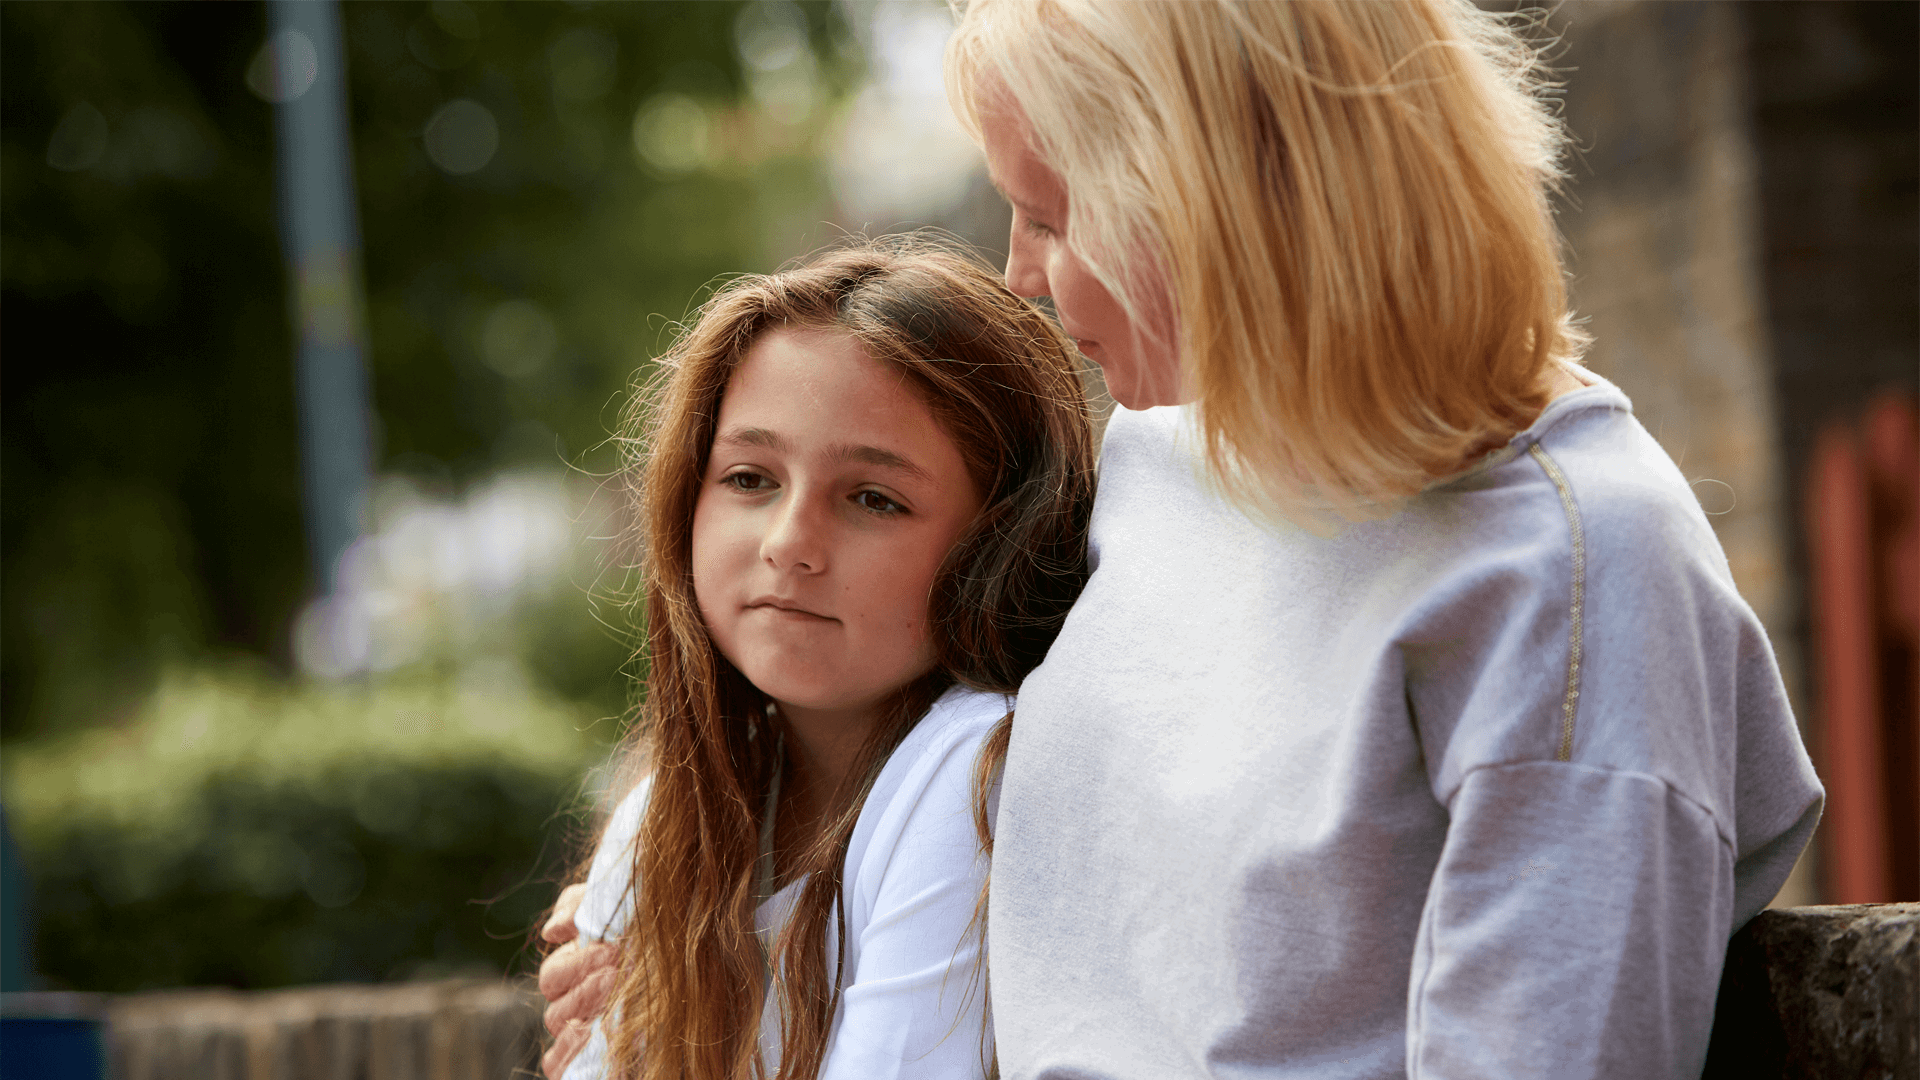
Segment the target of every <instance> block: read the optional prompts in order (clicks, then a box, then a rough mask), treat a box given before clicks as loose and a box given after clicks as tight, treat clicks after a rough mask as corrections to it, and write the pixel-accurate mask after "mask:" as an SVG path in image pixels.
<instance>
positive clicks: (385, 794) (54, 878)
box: [5, 671, 613, 991]
mask: <svg viewBox="0 0 1920 1080" xmlns="http://www.w3.org/2000/svg"><path fill="white" fill-rule="evenodd" d="M592 719H593V717H592V716H591V715H590V714H588V713H586V712H585V711H584V710H583V709H582V708H581V707H579V706H574V705H569V704H563V703H557V702H555V701H552V700H546V699H541V698H538V697H535V696H532V694H531V692H514V691H513V690H512V689H511V688H508V689H504V690H503V689H499V688H498V687H497V686H496V688H495V689H494V690H493V691H491V692H486V693H481V692H476V691H474V690H473V689H467V690H464V691H463V690H462V689H461V682H460V680H458V679H432V678H429V677H426V676H424V675H420V674H415V675H412V676H410V677H406V678H403V679H398V680H394V681H389V682H385V683H368V684H362V685H354V686H336V687H324V686H315V685H306V686H291V687H290V686H286V685H283V684H278V683H276V682H273V681H272V680H270V679H267V678H264V677H260V676H258V675H254V674H251V673H246V672H233V671H226V672H213V673H209V672H198V673H188V674H176V675H173V676H170V677H168V678H167V679H165V680H164V681H163V682H162V685H161V687H160V688H159V690H158V691H157V692H156V693H155V694H154V695H153V696H152V697H151V698H150V699H149V700H148V702H147V703H146V705H145V707H144V708H143V709H142V710H141V712H140V713H139V715H137V716H136V717H135V718H134V719H133V720H132V721H131V722H129V723H128V724H126V725H124V726H122V727H119V728H116V729H112V730H96V731H91V732H87V733H84V734H81V735H77V736H72V737H67V738H63V739H58V740H44V741H36V742H32V743H15V744H12V745H10V746H9V747H8V748H7V752H6V756H5V794H6V800H7V805H8V811H9V813H8V816H9V819H10V824H11V825H12V827H13V828H14V830H15V832H16V834H17V836H18V838H19V840H20V843H21V847H22V850H23V853H24V855H25V856H26V862H27V869H28V872H29V874H30V875H31V877H32V880H33V885H34V904H35V914H36V917H37V924H38V934H37V940H36V943H35V951H36V961H37V966H38V968H39V971H40V974H41V976H42V977H43V978H45V979H47V980H48V981H49V982H50V983H52V984H54V985H59V986H68V987H73V988H78V989H86V990H105V991H126V990H137V989H144V988H150V987H161V986H177V985H206V984H224V985H229V986H237V987H265V986H281V985H287V984H293V983H305V982H316V981H337V980H379V979H393V978H408V977H417V976H422V975H429V974H436V973H444V972H448V971H456V970H479V969H482V968H484V969H487V970H493V971H505V970H509V969H510V968H511V967H512V966H513V965H514V963H515V961H516V958H517V957H523V956H525V955H526V946H527V943H528V941H529V935H530V933H531V931H532V930H533V929H534V923H535V920H536V919H537V918H538V917H539V915H540V913H541V910H542V908H543V907H544V906H545V905H546V904H548V903H549V902H551V900H552V896H553V892H554V883H555V882H556V881H557V880H558V879H559V877H560V876H562V875H563V874H564V873H565V872H566V869H567V865H568V863H569V862H570V860H571V859H572V858H574V857H575V856H576V855H577V854H578V852H579V849H580V848H579V840H580V839H581V838H582V836H583V835H584V833H585V830H584V827H583V825H584V816H583V815H584V810H585V808H586V806H587V804H588V803H589V802H590V798H589V797H588V793H587V791H586V788H587V784H586V782H585V781H584V780H583V778H584V777H586V776H587V775H588V774H589V769H590V767H591V766H592V765H593V764H594V763H596V762H597V761H600V760H603V759H604V757H605V753H606V744H607V743H608V742H609V741H610V738H611V728H612V727H613V725H612V724H611V723H604V724H601V725H598V726H597V727H596V726H594V725H591V724H590V721H591V720H592Z"/></svg>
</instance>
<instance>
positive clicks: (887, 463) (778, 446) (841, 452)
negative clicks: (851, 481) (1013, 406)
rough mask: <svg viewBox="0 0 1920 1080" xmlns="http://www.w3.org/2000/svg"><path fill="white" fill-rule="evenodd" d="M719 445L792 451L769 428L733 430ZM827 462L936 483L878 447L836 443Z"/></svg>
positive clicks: (721, 436)
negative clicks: (872, 468) (876, 469)
mask: <svg viewBox="0 0 1920 1080" xmlns="http://www.w3.org/2000/svg"><path fill="white" fill-rule="evenodd" d="M713 444H714V445H715V446H754V447H759V448H761V449H764V450H772V451H774V452H776V453H785V452H787V450H788V444H787V440H786V439H785V438H784V437H783V436H781V435H780V433H779V432H777V431H769V430H768V429H766V428H753V427H750V428H730V429H728V430H727V431H723V432H721V433H720V434H718V435H716V436H714V439H713ZM827 460H828V461H830V462H832V463H834V464H836V465H840V464H845V463H848V462H856V463H858V464H861V465H874V466H877V467H879V468H882V469H893V470H895V471H897V472H903V473H906V474H907V475H908V476H912V477H914V478H916V479H919V480H923V481H926V482H928V483H932V482H933V474H932V473H930V472H928V471H927V470H925V469H923V468H921V467H920V466H918V465H916V464H914V463H913V462H912V461H911V460H909V459H908V458H905V457H902V456H901V455H899V454H896V453H894V452H893V451H891V450H884V449H881V448H880V447H878V446H861V445H856V444H854V443H835V444H833V445H832V446H830V447H828V448H827Z"/></svg>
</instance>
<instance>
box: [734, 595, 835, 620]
mask: <svg viewBox="0 0 1920 1080" xmlns="http://www.w3.org/2000/svg"><path fill="white" fill-rule="evenodd" d="M747 607H748V608H749V609H753V608H762V609H765V610H767V611H772V612H776V613H778V614H781V615H789V616H793V617H795V618H805V619H821V620H823V621H826V622H838V621H839V620H837V619H834V618H832V617H831V616H827V615H822V614H820V613H818V612H814V611H808V610H807V609H806V608H803V607H799V606H797V605H796V604H794V603H793V602H792V601H789V600H782V599H780V598H779V597H777V596H761V597H756V598H754V599H753V600H751V601H749V602H748V604H747Z"/></svg>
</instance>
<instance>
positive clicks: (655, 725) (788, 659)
mask: <svg viewBox="0 0 1920 1080" xmlns="http://www.w3.org/2000/svg"><path fill="white" fill-rule="evenodd" d="M662 367H663V369H664V373H665V374H664V381H663V382H662V383H661V384H660V386H659V388H658V390H657V392H656V393H655V394H654V395H653V400H651V401H643V402H642V403H641V405H640V407H639V408H637V409H636V410H635V411H634V412H633V413H632V415H631V416H630V418H629V422H628V427H627V437H626V438H625V440H624V441H625V443H626V445H627V447H628V448H629V450H630V454H631V460H630V462H629V464H628V467H627V469H626V470H625V475H626V476H627V477H629V478H630V479H631V490H630V494H631V499H632V505H633V506H634V507H636V509H637V513H636V514H635V516H634V520H633V525H632V528H633V530H634V535H633V536H632V538H631V539H632V540H633V542H634V543H635V545H636V547H637V549H638V550H642V551H644V553H645V560H644V573H645V598H646V605H647V607H646V611H647V637H648V655H649V658H650V670H649V673H648V676H647V693H646V700H645V705H644V723H643V724H642V725H641V726H640V728H639V731H638V733H637V735H636V737H635V740H634V742H633V744H632V746H631V753H632V755H633V760H634V761H635V762H637V763H638V764H637V768H638V771H639V773H640V776H639V781H638V784H637V786H635V787H634V789H633V793H632V794H630V795H628V796H627V797H626V798H625V799H624V800H623V801H622V802H621V803H620V805H619V807H618V809H617V810H616V811H615V812H614V814H613V816H612V819H611V823H610V824H609V826H608V828H607V831H606V834H605V836H604V838H603V839H602V841H601V844H600V848H599V850H598V852H597V854H596V855H595V856H594V859H593V864H592V869H591V872H590V874H589V877H588V880H587V883H586V891H585V898H584V901H583V902H582V903H581V904H580V907H579V910H578V913H577V915H576V916H575V918H574V923H575V924H576V926H577V927H578V930H579V933H580V934H581V935H582V936H584V937H586V938H590V939H605V940H609V941H613V942H616V943H617V948H618V959H617V962H616V966H615V969H614V970H615V971H616V973H617V974H616V978H615V983H616V989H615V991H614V994H613V996H612V999H611V1001H610V1003H609V1007H608V1011H607V1013H606V1014H605V1015H604V1016H603V1017H602V1019H601V1021H600V1023H599V1024H598V1026H597V1029H596V1031H595V1034H594V1035H593V1036H592V1042H591V1043H589V1044H588V1046H587V1047H586V1049H585V1051H584V1052H582V1053H581V1054H580V1055H579V1056H578V1057H577V1058H575V1059H574V1061H573V1063H572V1065H571V1067H570V1068H568V1069H567V1071H566V1074H565V1075H566V1076H568V1077H572V1078H580V1077H588V1076H598V1075H614V1076H619V1077H623V1078H632V1080H642V1078H651V1077H711V1078H715V1080H721V1078H747V1077H762V1076H764V1077H780V1078H805V1080H812V1078H814V1077H844V1078H849V1080H852V1078H859V1080H875V1078H884V1077H891V1076H912V1077H937V1078H946V1077H954V1078H960V1077H972V1076H977V1075H979V1074H981V1072H982V1071H983V1069H984V1068H985V1066H986V1063H987V1062H988V1061H990V1060H991V1054H992V1043H991V1037H990V1034H989V1032H988V1031H987V1029H986V1026H985V1023H986V1021H985V1016H986V1012H985V993H984V986H983V985H982V983H983V972H982V970H981V958H982V944H983V943H982V941H981V928H980V926H979V924H978V920H977V916H978V911H979V904H980V902H981V899H982V890H983V886H984V883H985V873H986V866H985V859H984V857H983V855H982V854H981V851H980V840H979V837H978V836H977V835H976V833H975V817H976V802H977V801H978V800H980V799H982V798H984V797H985V796H984V794H983V793H982V792H981V791H980V789H979V786H977V785H976V782H975V774H976V771H977V770H978V769H979V768H980V766H981V764H982V763H981V750H982V746H983V743H984V742H985V741H986V740H987V738H988V736H989V733H990V731H991V730H992V729H993V728H994V726H995V724H996V723H998V722H999V721H1000V720H1001V719H1002V718H1003V717H1005V716H1007V715H1008V713H1009V710H1010V708H1011V698H1010V697H1009V696H1008V695H1010V694H1011V693H1012V692H1013V691H1014V690H1015V689H1016V688H1017V687H1018V685H1019V682H1020V680H1021V678H1022V677H1023V676H1024V675H1025V674H1026V673H1027V671H1028V670H1030V669H1031V668H1032V667H1033V666H1034V665H1035V664H1037V663H1038V662H1039V660H1040V658H1041V657H1042V655H1044V653H1045V651H1046V649H1047V647H1048V645H1049V644H1050V643H1051V641H1052V639H1053V636H1054V634H1055V633H1056V632H1057V631H1058V628H1059V624H1060V621H1061V619H1062V618H1063V617H1064V615H1065V613H1066V610H1067V607H1068V605H1069V604H1071V603H1072V601H1073V598H1074V597H1075V596H1076V595H1077V594H1078V593H1079V590H1080V586H1081V584H1082V582H1083V581H1084V580H1085V576H1086V561H1085V560H1086V556H1085V536H1086V525H1087V516H1088V513H1089V510H1090V507H1091V501H1092V493H1093V454H1092V445H1091V433H1090V426H1089V421H1088V414H1087V409H1086V405H1085V403H1084V399H1083V396H1082V392H1081V388H1080V383H1079V381H1078V376H1077V374H1076V360H1075V358H1074V353H1073V348H1072V344H1071V343H1070V342H1068V341H1067V340H1066V339H1065V338H1064V337H1063V336H1062V335H1061V334H1060V332H1059V330H1058V329H1057V328H1056V327H1054V326H1053V324H1052V323H1051V322H1049V321H1048V320H1047V319H1046V318H1044V317H1043V316H1042V315H1041V314H1040V313H1039V312H1038V311H1037V310H1036V309H1034V308H1033V307H1032V305H1030V304H1028V303H1026V302H1025V301H1022V300H1019V299H1017V298H1016V297H1014V296H1013V295H1012V294H1011V293H1009V292H1008V291H1007V290H1006V288H1005V287H1004V285H1002V284H1001V282H1000V281H999V279H998V277H997V275H995V274H993V273H992V272H991V271H989V270H987V269H985V268H983V267H981V266H979V265H977V264H976V263H974V262H971V261H969V260H967V259H966V258H963V257H961V256H959V255H956V254H953V253H950V252H948V251H946V250H942V249H940V248H938V247H935V246H932V245H930V244H927V243H925V242H921V241H916V240H912V239H902V238H895V239H892V240H888V241H886V242H874V243H868V244H864V245H860V246H856V247H852V248H848V249H846V250H842V251H837V252H835V253H833V254H830V255H827V256H825V257H823V258H820V259H817V260H815V261H814V262H812V263H811V264H810V265H807V266H806V267H804V268H802V269H798V270H792V271H788V272H785V273H779V274H773V275H770V276H765V277H749V278H743V279H740V280H738V281H736V282H734V283H733V284H731V285H729V286H727V287H726V288H724V289H723V290H721V291H720V293H719V294H718V295H717V296H715V297H714V298H713V299H712V300H711V301H710V302H709V303H707V305H706V306H705V308H704V309H703V310H702V311H701V313H700V317H699V319H698V321H697V322H696V323H695V324H694V325H693V326H692V328H691V329H689V330H687V331H686V332H685V334H684V335H683V336H682V337H681V338H680V340H679V341H678V343H677V344H675V346H674V347H673V349H672V350H671V351H670V352H669V353H668V355H667V356H666V357H665V358H663V360H662Z"/></svg>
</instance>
